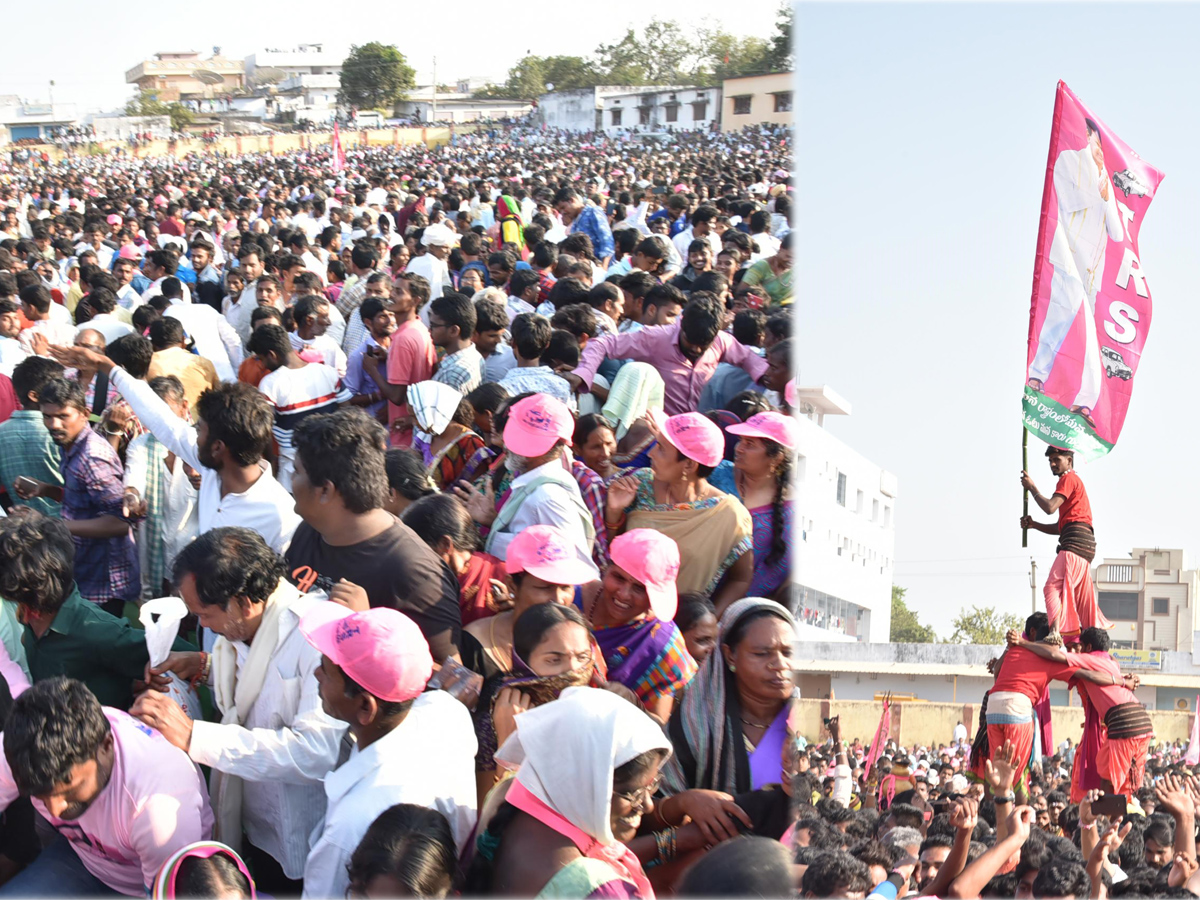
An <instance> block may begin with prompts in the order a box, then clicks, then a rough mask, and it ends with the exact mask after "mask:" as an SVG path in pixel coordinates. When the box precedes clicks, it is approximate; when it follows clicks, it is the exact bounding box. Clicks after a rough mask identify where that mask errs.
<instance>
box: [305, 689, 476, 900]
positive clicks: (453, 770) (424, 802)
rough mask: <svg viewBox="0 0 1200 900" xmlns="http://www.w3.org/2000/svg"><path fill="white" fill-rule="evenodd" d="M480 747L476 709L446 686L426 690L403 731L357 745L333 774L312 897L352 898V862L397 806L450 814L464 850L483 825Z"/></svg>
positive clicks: (309, 871)
mask: <svg viewBox="0 0 1200 900" xmlns="http://www.w3.org/2000/svg"><path fill="white" fill-rule="evenodd" d="M476 748H477V742H476V739H475V729H474V728H473V727H472V725H471V717H470V714H469V713H468V712H467V710H466V707H464V706H463V705H462V704H461V703H460V702H459V701H457V700H455V699H454V698H453V697H451V696H450V695H449V694H447V693H446V692H445V691H427V692H426V693H424V694H421V695H420V696H419V697H417V698H416V700H415V701H413V705H412V709H410V710H409V712H408V715H407V716H405V718H404V721H403V722H401V723H400V724H399V725H398V726H397V727H396V728H394V729H392V730H391V731H390V732H388V733H387V734H386V735H384V736H383V737H381V738H379V739H378V740H377V741H375V742H374V743H372V744H371V745H370V746H368V747H367V748H366V749H365V750H363V751H362V752H359V750H358V748H357V747H355V748H354V750H353V751H352V752H351V754H350V758H349V759H348V760H346V762H345V763H344V764H342V765H341V766H340V767H339V768H337V769H335V770H334V771H332V772H330V773H329V774H328V775H326V776H325V795H326V798H327V802H328V808H327V810H326V813H325V822H324V825H323V827H322V828H321V829H319V830H317V831H314V832H313V835H312V851H311V852H310V853H309V856H308V864H307V865H306V866H305V867H304V896H305V897H321V898H325V897H344V896H346V888H347V887H348V886H349V876H348V875H347V874H346V863H348V862H349V861H350V856H351V854H353V853H354V850H355V848H357V847H358V844H359V842H360V841H361V840H362V837H363V835H364V834H365V833H366V831H367V828H368V827H369V826H370V824H371V823H372V822H373V821H375V819H376V818H377V817H378V816H379V814H380V813H381V812H383V811H384V810H385V809H388V808H389V807H391V806H394V805H395V804H397V803H414V804H416V805H417V806H425V807H428V808H429V809H436V810H437V811H438V812H440V813H442V814H443V815H444V816H445V817H446V818H447V819H448V820H449V822H450V830H451V831H452V832H453V834H454V842H455V845H456V846H457V848H458V851H459V852H460V853H461V851H462V849H463V847H464V846H465V845H466V842H467V838H468V837H469V836H470V833H471V830H472V829H473V828H474V826H475V805H476V786H475V776H474V770H475V752H476Z"/></svg>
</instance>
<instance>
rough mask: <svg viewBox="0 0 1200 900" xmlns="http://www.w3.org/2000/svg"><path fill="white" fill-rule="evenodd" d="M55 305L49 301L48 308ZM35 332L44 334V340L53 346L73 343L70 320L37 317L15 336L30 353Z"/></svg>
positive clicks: (73, 335) (73, 333)
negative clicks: (62, 320)
mask: <svg viewBox="0 0 1200 900" xmlns="http://www.w3.org/2000/svg"><path fill="white" fill-rule="evenodd" d="M55 305H56V304H54V303H51V304H50V308H51V309H53V308H54V307H55ZM64 312H65V310H64ZM69 315H70V314H69V313H68V316H69ZM35 334H44V335H45V336H46V340H47V341H49V342H50V344H51V345H52V346H54V347H72V346H74V345H75V326H74V325H73V324H71V323H70V322H60V321H58V320H57V319H54V318H50V319H38V320H37V321H36V322H34V323H33V324H32V325H30V326H29V327H28V328H26V329H25V330H23V331H22V332H21V333H20V334H19V335H18V336H17V341H18V342H19V343H20V345H21V346H22V347H23V348H24V349H25V351H26V352H27V353H29V354H30V355H32V354H33V336H34V335H35Z"/></svg>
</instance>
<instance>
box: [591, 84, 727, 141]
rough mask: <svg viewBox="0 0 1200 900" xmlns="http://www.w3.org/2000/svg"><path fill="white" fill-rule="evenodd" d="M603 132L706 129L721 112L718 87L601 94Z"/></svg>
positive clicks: (714, 123)
mask: <svg viewBox="0 0 1200 900" xmlns="http://www.w3.org/2000/svg"><path fill="white" fill-rule="evenodd" d="M601 103H602V106H603V109H602V113H601V118H602V121H603V127H604V132H605V133H606V134H608V135H610V136H613V135H618V134H621V133H623V132H627V131H643V132H646V131H649V132H662V131H710V130H712V129H713V128H714V127H716V124H717V122H718V121H719V119H720V116H721V89H720V88H715V87H710V88H702V87H685V88H678V87H672V88H661V89H659V90H650V91H645V90H639V91H638V92H637V93H632V94H610V95H608V96H605V97H603V98H601Z"/></svg>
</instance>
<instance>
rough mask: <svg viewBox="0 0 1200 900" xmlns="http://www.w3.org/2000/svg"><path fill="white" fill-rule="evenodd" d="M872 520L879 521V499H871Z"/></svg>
mask: <svg viewBox="0 0 1200 900" xmlns="http://www.w3.org/2000/svg"><path fill="white" fill-rule="evenodd" d="M871 521H872V522H878V521H879V501H878V500H872V501H871Z"/></svg>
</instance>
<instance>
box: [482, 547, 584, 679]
mask: <svg viewBox="0 0 1200 900" xmlns="http://www.w3.org/2000/svg"><path fill="white" fill-rule="evenodd" d="M504 568H505V570H506V571H507V572H508V574H509V576H510V577H511V579H512V583H513V606H512V609H509V610H505V611H504V612H502V613H498V614H496V615H494V616H491V617H489V618H487V619H477V620H476V621H474V622H472V623H471V624H470V625H468V626H466V627H465V628H464V629H463V633H462V644H461V648H462V660H463V664H464V665H465V666H466V667H467V668H469V669H472V670H473V671H475V672H478V673H479V674H480V675H482V676H483V677H484V678H485V679H486V678H490V677H492V676H493V675H496V674H498V673H499V674H504V675H507V674H510V673H511V672H512V671H513V655H512V650H513V623H514V622H515V621H516V620H517V619H519V618H520V616H521V613H523V612H525V610H527V609H529V607H531V606H536V605H537V604H539V603H561V604H563V605H567V604H570V603H573V602H574V600H575V588H576V586H578V585H583V584H589V583H591V582H593V581H595V580H596V579H597V578H599V577H600V571H599V570H598V569H597V568H596V566H595V564H594V563H593V562H592V561H591V560H590V559H583V558H582V557H580V556H579V554H578V553H577V552H576V550H575V547H574V545H573V544H572V543H571V541H569V540H568V539H567V538H566V536H565V535H563V534H562V533H561V532H560V531H559V530H558V529H556V528H554V527H552V526H550V525H533V526H531V527H529V528H526V529H525V530H524V531H522V532H521V533H520V534H518V535H517V536H516V537H515V538H513V541H512V543H510V544H509V545H508V556H507V558H506V560H505V562H504Z"/></svg>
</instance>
